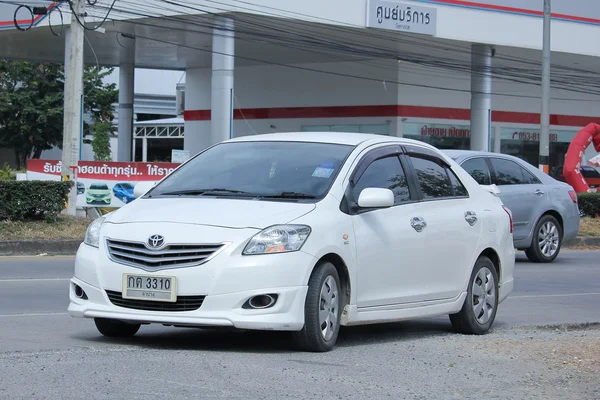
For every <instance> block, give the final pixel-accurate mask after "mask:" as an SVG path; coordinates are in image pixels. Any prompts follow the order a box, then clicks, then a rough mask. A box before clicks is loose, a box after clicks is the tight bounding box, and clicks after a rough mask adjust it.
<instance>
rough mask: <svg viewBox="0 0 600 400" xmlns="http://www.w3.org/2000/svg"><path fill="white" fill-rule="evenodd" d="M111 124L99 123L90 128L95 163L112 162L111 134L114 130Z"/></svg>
mask: <svg viewBox="0 0 600 400" xmlns="http://www.w3.org/2000/svg"><path fill="white" fill-rule="evenodd" d="M113 129H114V128H113V126H112V124H111V123H110V122H99V123H96V124H94V125H92V126H91V127H90V130H91V132H92V135H93V138H92V140H91V144H92V150H93V151H94V160H95V161H111V160H112V155H111V152H110V134H111V132H112V130H113Z"/></svg>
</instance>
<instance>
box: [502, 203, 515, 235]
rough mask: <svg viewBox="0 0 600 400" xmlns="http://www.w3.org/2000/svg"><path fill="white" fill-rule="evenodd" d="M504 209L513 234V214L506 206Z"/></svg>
mask: <svg viewBox="0 0 600 400" xmlns="http://www.w3.org/2000/svg"><path fill="white" fill-rule="evenodd" d="M502 208H504V211H506V213H507V214H508V220H509V222H510V233H513V229H514V225H513V218H512V212H511V211H510V210H509V209H508V208H506V207H505V206H502Z"/></svg>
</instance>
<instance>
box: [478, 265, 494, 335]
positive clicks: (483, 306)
mask: <svg viewBox="0 0 600 400" xmlns="http://www.w3.org/2000/svg"><path fill="white" fill-rule="evenodd" d="M472 292H473V313H474V314H475V318H476V319H477V322H479V323H480V324H482V325H483V324H485V323H487V322H488V321H489V319H490V318H491V316H492V314H493V312H494V307H495V306H496V282H495V281H494V275H493V274H492V271H490V270H489V269H488V268H486V267H484V268H481V269H480V270H479V272H478V273H477V275H476V276H475V279H474V280H473V290H472Z"/></svg>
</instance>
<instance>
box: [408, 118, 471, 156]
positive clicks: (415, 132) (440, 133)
mask: <svg viewBox="0 0 600 400" xmlns="http://www.w3.org/2000/svg"><path fill="white" fill-rule="evenodd" d="M402 129H403V134H402V136H403V137H405V138H408V139H414V140H419V141H421V142H425V143H428V144H430V145H432V146H434V147H436V148H438V149H442V150H443V149H458V150H468V149H470V146H471V131H470V128H469V125H443V124H428V123H419V122H405V123H404V124H403V125H402Z"/></svg>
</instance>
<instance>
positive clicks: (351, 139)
mask: <svg viewBox="0 0 600 400" xmlns="http://www.w3.org/2000/svg"><path fill="white" fill-rule="evenodd" d="M253 141H284V142H286V141H287V142H308V143H330V144H341V145H349V146H359V145H361V144H369V145H372V144H378V143H398V144H407V145H408V144H411V145H419V146H422V147H427V148H431V149H435V148H434V147H432V146H430V145H428V144H427V143H424V142H421V141H417V140H414V139H405V138H399V137H396V136H387V135H377V134H372V133H354V132H281V133H266V134H260V135H246V136H240V137H237V138H234V139H229V140H227V141H226V142H253Z"/></svg>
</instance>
